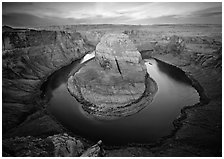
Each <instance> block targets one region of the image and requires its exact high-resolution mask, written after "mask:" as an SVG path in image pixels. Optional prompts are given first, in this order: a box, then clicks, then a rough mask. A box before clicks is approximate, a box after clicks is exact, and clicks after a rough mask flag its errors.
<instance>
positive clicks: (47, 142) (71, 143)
mask: <svg viewBox="0 0 224 159" xmlns="http://www.w3.org/2000/svg"><path fill="white" fill-rule="evenodd" d="M101 144H102V141H99V142H98V143H97V144H95V145H93V146H90V145H88V144H85V146H84V144H83V143H82V142H81V141H80V140H78V139H76V138H75V137H72V136H70V135H68V134H67V133H60V134H55V135H53V136H48V137H46V138H38V137H33V136H26V137H14V138H9V139H5V140H3V142H2V146H3V154H2V155H3V156H4V157H15V156H16V157H78V156H81V157H99V156H103V155H104V150H103V148H102V147H101Z"/></svg>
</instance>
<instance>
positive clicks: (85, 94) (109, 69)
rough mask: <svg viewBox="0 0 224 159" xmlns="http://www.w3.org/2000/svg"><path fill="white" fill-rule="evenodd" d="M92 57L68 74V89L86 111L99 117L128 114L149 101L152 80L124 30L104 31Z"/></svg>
mask: <svg viewBox="0 0 224 159" xmlns="http://www.w3.org/2000/svg"><path fill="white" fill-rule="evenodd" d="M95 54H96V55H95V59H94V60H91V61H89V62H87V63H86V64H85V65H84V66H83V67H82V68H81V69H80V70H79V71H78V72H76V73H75V74H74V75H72V76H70V78H69V80H68V89H69V91H70V93H71V94H72V95H73V96H74V97H76V99H77V100H78V101H80V102H81V103H82V104H83V109H84V110H85V112H87V114H90V115H91V116H94V117H96V118H99V119H108V120H110V119H116V118H119V117H123V116H127V115H132V114H134V113H136V112H138V111H140V110H141V109H143V108H144V107H145V106H146V104H147V103H149V102H151V101H152V98H153V96H154V94H155V93H156V91H157V85H156V83H155V82H154V81H153V80H152V79H151V78H149V75H148V74H147V71H146V66H145V64H144V62H143V61H142V58H141V54H140V53H139V52H138V51H137V49H136V48H135V46H134V44H133V43H132V42H131V41H130V39H129V38H128V36H127V35H125V34H106V35H104V36H103V37H102V38H101V41H100V43H99V44H98V45H97V46H96V53H95Z"/></svg>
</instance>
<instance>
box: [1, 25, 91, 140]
mask: <svg viewBox="0 0 224 159" xmlns="http://www.w3.org/2000/svg"><path fill="white" fill-rule="evenodd" d="M2 39H3V40H2V45H3V46H2V48H3V51H2V70H3V71H2V98H3V100H2V102H3V104H2V105H3V136H4V135H5V134H7V135H9V134H8V133H6V132H8V130H10V129H11V128H14V127H16V126H17V125H19V124H21V123H22V122H23V121H25V120H26V119H27V117H28V116H29V115H31V114H33V113H35V112H36V111H38V110H40V109H41V108H42V107H44V105H45V104H46V103H45V102H44V101H42V100H41V99H40V94H41V91H40V87H41V84H42V83H43V82H44V81H45V80H46V79H47V77H48V76H49V75H50V74H51V73H53V72H54V71H56V70H58V69H59V68H61V67H62V66H65V65H67V64H69V63H71V62H72V61H74V60H77V59H81V58H82V57H83V56H84V55H85V54H86V53H88V52H92V51H93V50H94V48H93V47H91V46H89V45H88V44H87V43H86V42H85V40H84V39H83V38H82V36H81V35H80V34H79V33H77V32H73V33H71V34H70V33H67V32H64V31H45V30H29V29H12V28H9V27H3V34H2ZM32 131H33V130H32ZM18 132H19V131H18Z"/></svg>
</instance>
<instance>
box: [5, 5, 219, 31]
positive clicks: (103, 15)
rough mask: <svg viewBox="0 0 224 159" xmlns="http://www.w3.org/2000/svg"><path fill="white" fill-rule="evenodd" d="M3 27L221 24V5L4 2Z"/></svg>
mask: <svg viewBox="0 0 224 159" xmlns="http://www.w3.org/2000/svg"><path fill="white" fill-rule="evenodd" d="M2 23H3V25H10V26H16V27H32V26H50V25H76V24H128V25H151V24H222V3H221V2H215V3H212V2H158V3H156V2H123V3H122V2H115V3H111V2H104V3H99V2H67V3H66V2H64V3H63V2H29V3H28V2H18V3H15V2H3V3H2Z"/></svg>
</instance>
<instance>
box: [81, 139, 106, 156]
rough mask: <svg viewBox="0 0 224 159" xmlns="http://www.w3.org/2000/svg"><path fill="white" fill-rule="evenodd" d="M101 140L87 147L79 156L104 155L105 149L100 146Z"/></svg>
mask: <svg viewBox="0 0 224 159" xmlns="http://www.w3.org/2000/svg"><path fill="white" fill-rule="evenodd" d="M101 145H102V141H101V140H100V141H98V143H97V144H95V145H93V146H91V147H90V148H88V149H87V150H86V151H85V152H84V153H83V154H82V155H81V156H80V157H99V156H101V157H102V156H104V154H105V151H104V150H103V149H102V148H101Z"/></svg>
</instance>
